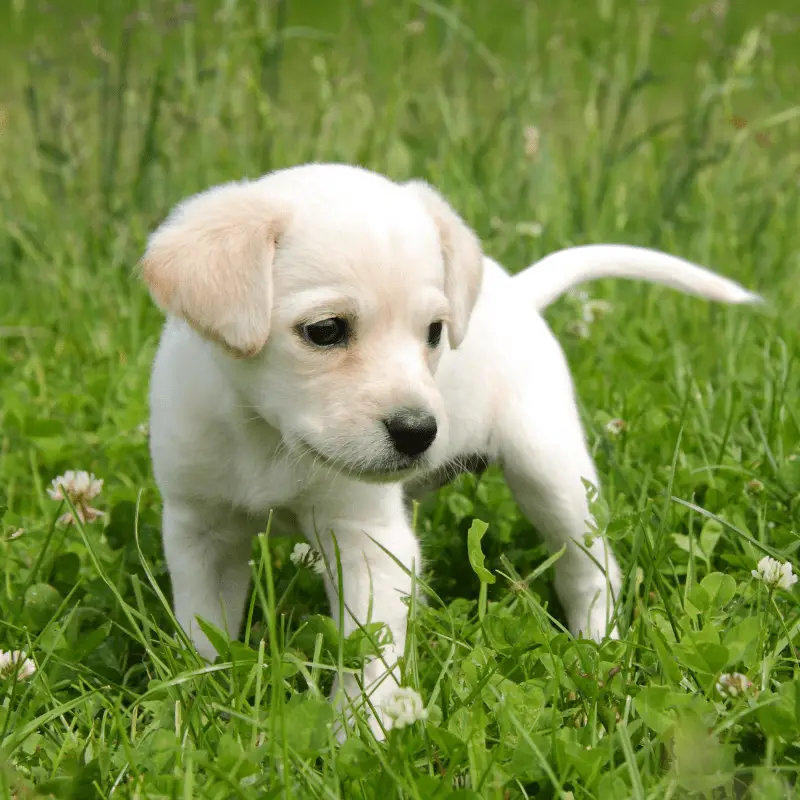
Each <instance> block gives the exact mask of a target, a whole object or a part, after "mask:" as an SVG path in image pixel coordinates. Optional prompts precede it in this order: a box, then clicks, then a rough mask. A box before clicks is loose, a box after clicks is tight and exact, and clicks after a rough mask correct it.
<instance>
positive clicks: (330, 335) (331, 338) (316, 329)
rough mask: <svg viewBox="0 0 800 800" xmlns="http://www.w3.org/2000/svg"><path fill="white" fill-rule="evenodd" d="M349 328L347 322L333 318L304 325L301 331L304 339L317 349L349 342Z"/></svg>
mask: <svg viewBox="0 0 800 800" xmlns="http://www.w3.org/2000/svg"><path fill="white" fill-rule="evenodd" d="M347 328H348V326H347V320H344V319H342V318H341V317H331V318H330V319H323V320H321V321H320V322H312V323H310V324H309V325H303V326H302V327H301V329H300V331H301V333H302V336H303V338H304V339H305V340H306V341H307V342H310V343H311V344H313V345H314V346H315V347H333V346H334V345H337V344H342V343H343V342H345V341H346V340H347Z"/></svg>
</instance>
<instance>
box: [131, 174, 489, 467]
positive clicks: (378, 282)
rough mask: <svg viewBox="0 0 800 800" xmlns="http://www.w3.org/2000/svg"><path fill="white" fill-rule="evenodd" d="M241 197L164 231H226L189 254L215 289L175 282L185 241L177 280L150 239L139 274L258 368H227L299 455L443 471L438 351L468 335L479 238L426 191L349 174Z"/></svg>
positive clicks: (292, 179) (227, 362) (256, 187)
mask: <svg viewBox="0 0 800 800" xmlns="http://www.w3.org/2000/svg"><path fill="white" fill-rule="evenodd" d="M237 188H238V189H243V190H244V191H245V192H246V193H247V199H246V201H242V200H241V198H242V196H243V195H242V192H241V191H238V192H236V193H235V197H229V198H227V199H225V198H219V197H218V198H217V199H218V200H220V199H221V201H222V204H221V205H219V204H218V206H219V207H218V209H217V213H216V214H215V213H214V209H213V207H212V208H208V207H206V208H205V209H204V210H205V215H206V217H205V220H204V221H199V222H198V218H197V215H196V214H194V215H193V214H192V213H191V212H192V209H191V204H189V205H188V206H186V207H185V212H184V214H185V219H184V220H183V224H182V226H181V225H180V224H179V223H180V220H178V221H175V220H171V221H168V223H167V224H166V230H167V231H168V232H169V231H172V232H173V233H174V231H175V229H176V228H178V229H180V228H181V227H182V228H183V229H187V230H188V229H191V231H192V232H193V234H194V235H195V239H196V238H197V237H198V231H201V232H202V233H201V234H200V237H201V238H202V237H203V236H206V235H207V234H206V233H205V232H207V231H208V230H209V228H210V227H211V228H213V227H214V224H216V225H217V229H215V232H214V235H213V237H211V239H212V241H206V243H205V247H204V248H203V252H202V253H197V254H195V256H194V257H195V259H202V264H203V268H204V270H205V273H207V274H208V275H210V276H211V279H207V280H206V283H207V284H208V286H206V287H201V288H200V289H198V288H197V285H198V282H199V281H200V280H201V279H202V278H203V274H201V273H202V270H198V269H196V268H195V269H194V274H193V275H192V269H191V268H190V267H187V268H186V269H185V274H183V273H181V274H180V275H178V276H177V277H175V274H174V273H175V272H181V270H180V269H178V270H176V269H175V268H174V263H175V258H176V256H175V250H176V246H177V247H178V249H179V250H180V243H181V242H182V241H185V239H183V238H182V237H181V236H180V235H179V236H178V237H177V245H176V241H175V237H174V236H173V238H172V239H171V240H170V241H169V244H170V249H169V250H168V253H169V255H170V258H171V259H172V260H171V261H169V259H166V260H167V261H169V263H170V264H172V265H173V267H172V271H171V272H170V271H169V270H165V269H164V268H163V266H159V264H162V263H163V262H164V260H165V259H163V257H162V258H161V259H159V252H160V250H161V252H162V253H163V252H166V251H165V249H164V248H163V246H162V247H161V248H159V233H157V234H156V235H155V236H154V238H153V240H152V242H151V245H150V248H149V250H148V255H146V256H145V260H144V267H145V277H146V279H147V276H148V274H149V275H150V276H151V279H150V280H148V282H149V283H150V284H151V288H153V291H154V294H155V295H156V298H157V299H160V300H161V303H162V305H164V306H166V307H167V308H168V309H169V310H172V311H173V313H175V311H176V310H177V313H179V314H180V315H181V316H183V317H184V318H185V319H187V320H188V321H189V322H190V323H191V324H193V325H194V326H195V327H196V328H198V330H200V331H201V333H203V335H204V336H206V337H207V338H210V339H212V340H215V341H217V342H220V343H221V344H222V345H223V346H224V347H225V351H226V352H230V351H231V350H232V351H233V353H232V355H237V351H238V353H239V354H242V353H245V354H247V355H248V356H249V357H248V358H239V359H237V358H231V357H230V356H229V355H226V356H225V357H224V359H223V362H224V367H225V369H226V371H227V373H228V374H229V376H230V378H231V380H232V381H233V382H234V383H235V384H236V386H237V387H238V388H239V390H240V393H241V394H242V395H243V398H244V400H245V402H246V403H247V405H249V406H250V407H251V408H252V409H253V410H255V411H256V412H257V413H258V414H259V415H260V416H261V417H263V419H265V420H266V421H267V422H268V423H269V424H270V425H272V426H273V427H275V428H276V429H277V430H279V431H280V432H281V434H282V436H283V440H284V442H285V444H286V446H287V450H288V452H289V453H290V454H298V453H306V454H308V455H311V456H312V457H314V458H315V459H317V460H318V461H319V462H320V463H322V464H326V465H329V466H331V467H332V468H335V469H338V470H341V471H344V472H348V473H350V474H353V475H356V476H359V477H362V478H364V479H371V480H382V479H388V480H394V479H397V478H398V477H401V476H404V475H405V474H408V473H410V472H412V471H414V470H415V469H419V468H424V467H425V466H427V465H428V464H429V463H431V462H435V460H436V453H437V451H438V450H439V449H442V448H443V447H444V444H445V441H446V438H447V417H446V414H445V411H444V407H443V403H442V399H441V397H440V395H439V392H438V391H437V389H436V385H435V382H434V374H435V371H436V366H437V364H438V361H439V357H440V355H441V352H442V349H443V348H444V347H446V346H448V342H449V343H450V345H457V344H458V342H459V341H460V338H461V337H463V335H464V331H465V330H466V324H467V320H468V317H469V313H470V311H471V308H472V305H473V304H474V301H475V297H476V296H477V291H478V288H479V284H480V278H481V269H482V254H481V251H480V247H479V245H478V243H477V240H476V239H475V237H474V236H473V235H472V234H471V233H470V232H469V230H468V229H467V228H466V227H465V226H464V224H463V223H462V222H461V220H460V219H459V218H458V217H457V216H456V215H455V213H454V212H453V211H452V210H451V209H450V207H449V206H448V205H447V204H446V203H445V202H444V201H443V200H442V199H441V198H440V197H439V196H438V195H436V194H435V193H434V192H433V191H432V190H431V189H429V188H427V187H426V186H424V185H419V184H414V185H406V186H401V185H397V184H394V183H392V182H390V181H388V180H386V179H385V178H382V177H380V176H378V175H375V174H373V173H370V172H367V171H365V170H360V169H355V168H351V167H344V166H334V165H313V166H308V167H302V168H295V169H292V170H285V171H283V172H278V173H274V174H272V175H270V176H268V177H267V178H265V179H262V180H261V181H258V182H255V183H251V184H246V185H238V186H237ZM217 191H219V190H217ZM201 197H202V196H201ZM236 200H238V201H240V202H239V203H238V205H237V204H236V202H234V201H236ZM243 206H244V208H243ZM234 207H236V213H235V214H231V213H230V209H231V208H234ZM223 217H224V218H225V219H226V223H225V227H226V230H225V231H222V232H220V231H219V230H218V228H219V220H220V219H222V218H223ZM228 217H230V219H228ZM237 217H240V218H239V219H238V220H237ZM189 221H192V224H191V225H187V222H189ZM212 222H213V223H214V224H212ZM179 232H180V230H179ZM242 238H244V241H242ZM221 241H223V242H224V241H227V243H226V244H222V245H221V244H220V242H221ZM185 246H186V247H187V248H189V249H191V247H192V244H191V243H189V242H186V243H185ZM209 250H214V251H215V252H213V253H212V254H211V255H209ZM177 258H178V259H181V260H184V261H185V260H186V253H183V254H182V255H180V256H177ZM243 262H247V263H243ZM187 263H188V262H187ZM165 272H169V279H166V278H165V277H164V273H165ZM154 275H155V276H156V277H155V279H154V278H153V276H154ZM183 282H188V286H182V283H183ZM231 283H232V284H233V285H230V284H231ZM164 284H173V285H174V286H175V288H173V289H172V299H173V303H172V307H171V305H170V302H169V301H167V302H165V301H164V300H165V299H164V297H163V296H162V297H161V298H159V294H158V289H159V288H160V286H163V285H164ZM154 287H155V288H154ZM176 297H177V298H178V299H179V300H181V301H182V305H181V306H180V307H179V308H178V309H176V308H175V307H174V306H175V303H174V298H176ZM184 298H189V302H188V305H191V303H194V304H195V306H196V307H193V308H187V307H186V306H187V302H185V301H184ZM217 320H224V321H225V327H224V328H220V327H219V326H218V325H217V322H216V321H217ZM231 331H233V333H234V336H231ZM254 350H256V351H257V352H256V353H255V355H252V353H253V351H254Z"/></svg>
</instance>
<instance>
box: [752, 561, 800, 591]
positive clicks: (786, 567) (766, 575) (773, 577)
mask: <svg viewBox="0 0 800 800" xmlns="http://www.w3.org/2000/svg"><path fill="white" fill-rule="evenodd" d="M750 574H751V575H752V576H753V577H754V578H757V579H758V580H760V581H763V582H764V583H765V584H766V585H767V586H769V587H770V588H771V589H775V588H778V589H786V590H789V589H791V588H792V586H794V585H795V584H796V583H797V575H793V574H792V564H791V562H790V561H787V562H786V563H785V564H782V563H781V562H780V561H777V560H776V559H774V558H770V557H769V556H764V558H762V559H761V561H759V562H758V565H757V567H756V569H754V570H751V572H750Z"/></svg>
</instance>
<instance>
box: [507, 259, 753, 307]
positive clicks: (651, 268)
mask: <svg viewBox="0 0 800 800" xmlns="http://www.w3.org/2000/svg"><path fill="white" fill-rule="evenodd" d="M598 278H632V279H638V280H643V281H648V282H649V283H660V284H664V285H665V286H671V287H672V288H673V289H678V290H680V291H683V292H686V293H687V294H693V295H696V296H698V297H705V298H706V299H707V300H716V301H718V302H720V303H737V304H741V303H760V302H762V298H761V297H760V296H759V295H757V294H754V293H753V292H749V291H748V290H747V289H745V288H744V287H743V286H740V285H739V284H738V283H736V282H735V281H732V280H729V279H728V278H723V277H722V276H721V275H717V274H716V273H714V272H711V270H708V269H704V268H703V267H699V266H697V264H692V263H691V262H690V261H685V260H684V259H682V258H678V257H677V256H671V255H667V253H662V252H660V251H658V250H650V249H648V248H647V247H632V246H630V245H624V244H587V245H582V246H580V247H568V248H566V249H565V250H558V251H557V252H555V253H550V254H549V255H546V256H545V257H544V258H542V259H541V260H540V261H537V262H536V263H535V264H532V265H531V266H530V267H528V268H527V269H526V270H523V271H522V272H520V273H518V274H517V275H515V276H514V278H513V283H514V292H515V293H517V292H527V293H530V295H531V296H532V299H533V302H534V305H535V307H536V309H537V310H539V311H541V310H543V309H545V308H547V306H549V305H550V303H552V302H553V301H554V300H556V299H557V298H558V297H560V296H561V295H562V294H564V292H566V291H567V290H568V289H571V288H572V287H573V286H577V285H579V284H581V283H585V282H586V281H592V280H597V279H598Z"/></svg>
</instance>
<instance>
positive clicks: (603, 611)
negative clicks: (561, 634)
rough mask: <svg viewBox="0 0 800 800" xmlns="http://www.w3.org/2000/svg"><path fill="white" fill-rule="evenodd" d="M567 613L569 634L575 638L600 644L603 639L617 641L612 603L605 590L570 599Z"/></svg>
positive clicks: (617, 634) (617, 635)
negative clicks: (579, 637)
mask: <svg viewBox="0 0 800 800" xmlns="http://www.w3.org/2000/svg"><path fill="white" fill-rule="evenodd" d="M566 612H567V622H568V624H569V630H570V633H572V635H573V636H575V637H576V638H577V637H578V636H580V635H583V636H584V637H585V638H590V639H593V640H594V641H596V642H598V643H599V642H602V641H603V640H604V639H619V629H618V628H617V626H616V625H615V624H614V623H613V617H614V603H613V602H612V600H611V597H610V596H609V594H608V592H607V591H606V589H605V588H603V589H602V590H598V591H596V592H594V593H593V594H592V595H591V596H589V597H586V595H583V596H582V597H578V598H572V601H571V602H570V604H569V606H568V608H567V609H566Z"/></svg>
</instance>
